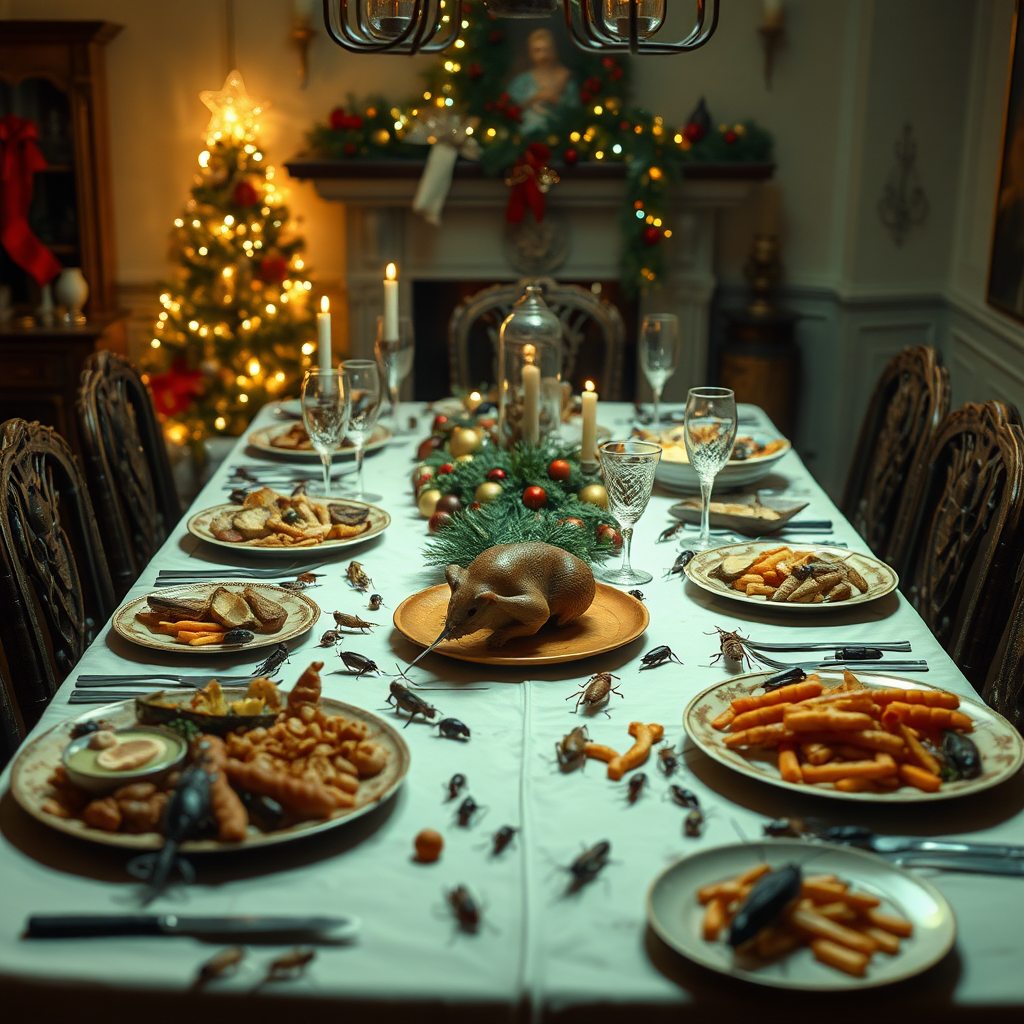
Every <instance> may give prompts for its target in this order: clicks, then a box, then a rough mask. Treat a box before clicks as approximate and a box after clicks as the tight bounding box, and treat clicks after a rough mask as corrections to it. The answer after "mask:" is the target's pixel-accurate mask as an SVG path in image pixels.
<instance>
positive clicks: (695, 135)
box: [683, 121, 704, 142]
mask: <svg viewBox="0 0 1024 1024" xmlns="http://www.w3.org/2000/svg"><path fill="white" fill-rule="evenodd" d="M683 135H684V136H685V137H686V139H687V140H688V141H689V142H700V140H701V139H703V138H704V129H703V127H702V126H701V125H699V124H697V123H696V122H695V121H691V122H690V123H689V124H688V125H687V126H686V127H685V128H684V129H683Z"/></svg>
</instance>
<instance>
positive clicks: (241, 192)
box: [231, 179, 260, 206]
mask: <svg viewBox="0 0 1024 1024" xmlns="http://www.w3.org/2000/svg"><path fill="white" fill-rule="evenodd" d="M231 201H232V202H233V203H234V204H235V206H255V205H256V204H257V203H258V202H259V201H260V193H259V190H258V189H257V188H256V186H255V185H254V184H253V183H252V182H251V181H246V180H245V179H243V180H242V181H240V182H239V183H238V184H237V185H236V186H235V191H234V192H232V193H231Z"/></svg>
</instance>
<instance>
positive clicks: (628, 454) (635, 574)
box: [599, 441, 661, 587]
mask: <svg viewBox="0 0 1024 1024" xmlns="http://www.w3.org/2000/svg"><path fill="white" fill-rule="evenodd" d="M599 454H600V456H601V469H602V471H603V472H604V486H605V490H607V492H608V508H609V510H610V511H611V513H612V515H613V516H615V518H616V519H618V521H619V523H620V525H621V526H622V541H623V544H622V567H621V568H620V569H612V570H605V571H602V572H601V573H600V576H601V579H603V580H604V581H605V582H607V583H619V584H622V585H623V586H630V587H632V586H636V585H637V584H639V583H650V582H651V580H652V579H653V578H654V577H653V576H651V574H650V573H649V572H644V571H643V570H642V569H640V570H636V569H634V568H633V567H632V565H630V564H629V551H630V546H631V544H632V543H633V527H634V526H635V525H636V523H637V521H638V520H639V519H640V517H641V516H642V515H643V514H644V509H645V508H647V502H648V501H650V500H651V488H652V487H653V486H654V471H655V470H656V469H657V468H658V460H659V459H660V458H661V445H659V444H654V443H653V442H652V441H607V442H606V443H605V444H603V445H601V447H600V449H599Z"/></svg>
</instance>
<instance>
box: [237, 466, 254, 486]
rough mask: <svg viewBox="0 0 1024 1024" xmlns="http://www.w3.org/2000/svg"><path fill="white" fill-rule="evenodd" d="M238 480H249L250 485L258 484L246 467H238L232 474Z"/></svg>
mask: <svg viewBox="0 0 1024 1024" xmlns="http://www.w3.org/2000/svg"><path fill="white" fill-rule="evenodd" d="M231 475H232V476H233V477H234V478H235V479H236V480H247V481H248V482H249V483H251V484H254V483H256V477H255V476H253V474H252V473H250V472H249V470H248V469H246V468H245V466H236V467H235V471H234V473H232V474H231Z"/></svg>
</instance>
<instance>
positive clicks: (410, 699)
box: [387, 682, 437, 729]
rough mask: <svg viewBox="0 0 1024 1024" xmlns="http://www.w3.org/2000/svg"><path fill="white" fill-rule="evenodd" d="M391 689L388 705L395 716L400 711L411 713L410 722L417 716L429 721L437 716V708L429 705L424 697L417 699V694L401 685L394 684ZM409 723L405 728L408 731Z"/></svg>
mask: <svg viewBox="0 0 1024 1024" xmlns="http://www.w3.org/2000/svg"><path fill="white" fill-rule="evenodd" d="M389 689H390V690H391V692H390V693H389V694H388V699H387V703H388V704H390V705H391V706H392V707H393V708H394V709H395V714H398V711H399V709H401V710H402V711H407V712H408V713H409V722H411V721H412V720H413V719H414V718H415V717H416V716H417V715H422V716H423V717H424V719H427V718H433V717H434V715H436V714H437V708H435V707H433V706H432V705H430V704H428V703H427V702H426V701H425V700H424V699H423V698H422V697H417V696H416V694H415V693H413V692H412V691H411V690H410V689H408V687H405V686H403V685H402V684H401V683H397V682H392V683H391V685H390V687H389ZM409 722H406V723H405V725H404V726H403V728H405V729H408V728H409Z"/></svg>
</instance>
